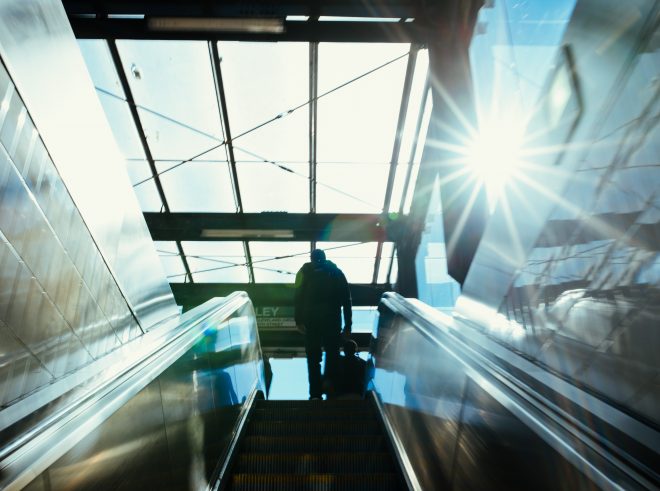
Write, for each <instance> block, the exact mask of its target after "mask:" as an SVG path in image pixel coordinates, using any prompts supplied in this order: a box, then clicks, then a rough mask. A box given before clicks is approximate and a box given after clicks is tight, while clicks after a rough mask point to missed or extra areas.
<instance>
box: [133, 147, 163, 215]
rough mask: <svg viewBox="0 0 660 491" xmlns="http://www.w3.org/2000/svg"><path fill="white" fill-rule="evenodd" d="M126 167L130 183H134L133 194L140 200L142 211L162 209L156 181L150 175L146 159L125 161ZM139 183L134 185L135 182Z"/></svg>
mask: <svg viewBox="0 0 660 491" xmlns="http://www.w3.org/2000/svg"><path fill="white" fill-rule="evenodd" d="M126 169H127V170H128V176H129V177H130V179H131V184H133V185H134V187H133V189H134V191H135V195H136V196H137V198H138V201H139V202H140V208H141V209H142V211H154V212H159V211H162V207H163V203H162V201H161V200H160V196H159V195H158V189H157V188H156V183H155V181H154V180H153V179H149V178H150V177H151V175H152V174H151V169H150V168H149V164H148V163H147V161H146V160H140V159H138V160H128V161H127V162H126ZM138 182H140V183H141V184H139V185H137V186H135V184H136V183H138Z"/></svg>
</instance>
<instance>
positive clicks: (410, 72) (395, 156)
mask: <svg viewBox="0 0 660 491" xmlns="http://www.w3.org/2000/svg"><path fill="white" fill-rule="evenodd" d="M418 51H419V46H417V45H412V46H411V47H410V53H408V64H407V65H406V76H405V79H404V81H403V91H402V93H401V104H400V106H399V118H398V120H397V123H396V133H395V136H394V145H393V147H392V158H391V159H390V172H389V175H388V176H387V185H386V187H385V199H384V202H383V214H384V215H387V214H388V213H389V212H390V203H391V201H392V189H393V188H394V180H395V178H396V169H397V166H398V165H399V154H400V153H401V140H402V139H403V131H404V128H405V124H406V115H407V114H408V103H409V101H410V91H411V89H412V82H413V78H414V76H415V65H416V63H417V52H418ZM402 200H403V196H402ZM382 253H383V243H382V242H378V248H377V251H376V261H375V263H374V274H373V279H372V281H371V282H372V283H376V282H377V281H378V270H379V269H380V262H381V259H380V256H381V255H382Z"/></svg>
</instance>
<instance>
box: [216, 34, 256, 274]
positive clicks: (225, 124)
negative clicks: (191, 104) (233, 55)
mask: <svg viewBox="0 0 660 491" xmlns="http://www.w3.org/2000/svg"><path fill="white" fill-rule="evenodd" d="M208 45H209V56H210V57H211V69H212V71H213V81H214V82H215V96H216V101H217V103H218V109H219V110H220V115H221V117H222V133H223V136H224V139H225V142H226V144H225V151H226V152H227V161H228V162H229V173H230V175H231V182H232V191H233V193H234V199H235V202H236V210H237V211H238V212H239V213H243V199H242V198H241V188H240V185H239V181H238V170H237V169H236V158H235V157H234V144H233V142H232V136H231V126H230V125H229V111H228V109H227V98H226V96H225V86H224V84H223V82H222V67H221V66H220V53H219V52H218V43H217V41H209V42H208ZM243 252H244V253H245V257H246V259H247V264H248V277H249V279H250V282H251V283H254V268H253V267H252V253H251V252H250V244H248V243H247V241H244V242H243Z"/></svg>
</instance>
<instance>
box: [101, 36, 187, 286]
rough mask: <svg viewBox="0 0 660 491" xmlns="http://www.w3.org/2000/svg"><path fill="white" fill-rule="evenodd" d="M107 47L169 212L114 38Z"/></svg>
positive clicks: (182, 257)
mask: <svg viewBox="0 0 660 491" xmlns="http://www.w3.org/2000/svg"><path fill="white" fill-rule="evenodd" d="M108 48H109V49H110V55H111V56H112V62H113V64H114V67H115V71H116V72H117V76H118V77H119V82H120V83H121V87H122V89H123V90H124V96H125V97H126V103H127V104H128V108H129V110H130V112H131V117H132V118H133V124H134V126H135V128H136V130H137V133H138V138H139V139H140V144H141V145H142V150H143V152H144V157H145V159H146V160H147V162H148V164H149V169H150V170H151V175H152V176H153V179H154V183H155V184H156V189H157V190H158V196H159V197H160V200H161V202H162V203H163V210H164V211H165V212H166V213H169V211H170V207H169V204H168V203H167V198H166V197H165V191H164V190H163V185H162V183H161V182H160V178H159V177H158V169H156V163H155V161H154V158H153V155H152V154H151V149H150V148H149V144H148V143H147V135H145V133H144V128H143V127H142V121H141V120H140V114H139V112H138V110H137V105H136V104H135V99H134V98H133V91H132V90H131V86H130V85H129V83H128V78H127V77H126V72H124V68H123V66H122V63H121V56H119V50H118V49H117V43H116V42H115V41H114V40H112V39H111V40H109V41H108ZM173 240H174V241H175V242H176V248H177V250H178V251H179V256H180V257H181V261H182V262H183V267H184V269H185V271H186V278H188V281H189V282H191V283H192V281H193V277H192V274H191V273H190V266H189V265H188V261H187V260H186V256H185V254H184V253H183V248H182V247H181V242H180V241H179V240H178V239H173Z"/></svg>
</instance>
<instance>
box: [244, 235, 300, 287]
mask: <svg viewBox="0 0 660 491" xmlns="http://www.w3.org/2000/svg"><path fill="white" fill-rule="evenodd" d="M309 253H310V244H309V242H266V241H253V242H250V254H251V256H252V268H253V270H254V279H255V281H256V282H257V283H294V282H295V279H296V273H297V272H298V270H299V269H300V268H301V267H302V265H303V264H305V263H306V262H308V261H309Z"/></svg>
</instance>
